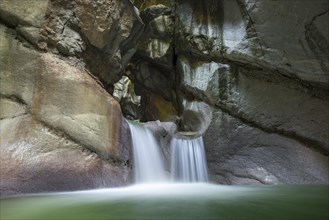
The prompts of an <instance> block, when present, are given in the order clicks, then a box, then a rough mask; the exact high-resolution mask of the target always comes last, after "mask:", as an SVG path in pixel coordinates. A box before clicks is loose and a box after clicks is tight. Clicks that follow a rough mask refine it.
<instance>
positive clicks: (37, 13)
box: [0, 0, 48, 28]
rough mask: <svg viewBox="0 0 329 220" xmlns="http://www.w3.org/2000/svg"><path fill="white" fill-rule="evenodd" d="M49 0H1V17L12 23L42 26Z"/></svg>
mask: <svg viewBox="0 0 329 220" xmlns="http://www.w3.org/2000/svg"><path fill="white" fill-rule="evenodd" d="M47 6H48V0H29V1H22V0H1V1H0V17H1V18H2V19H3V20H5V21H6V22H8V23H9V24H10V25H13V26H16V25H18V24H21V25H25V26H33V27H38V28H39V27H40V26H41V24H42V21H43V17H44V16H45V14H46V10H47Z"/></svg>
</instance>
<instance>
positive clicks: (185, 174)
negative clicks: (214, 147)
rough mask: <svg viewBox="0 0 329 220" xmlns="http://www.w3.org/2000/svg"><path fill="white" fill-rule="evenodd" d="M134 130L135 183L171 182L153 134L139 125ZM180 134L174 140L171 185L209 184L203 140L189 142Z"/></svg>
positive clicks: (131, 126) (131, 123)
mask: <svg viewBox="0 0 329 220" xmlns="http://www.w3.org/2000/svg"><path fill="white" fill-rule="evenodd" d="M128 123H129V127H130V130H131V137H132V145H133V154H134V177H135V183H159V182H169V178H168V177H169V173H168V171H166V170H165V166H164V158H163V155H162V153H161V150H160V146H159V144H158V142H157V140H155V138H154V136H153V134H152V133H151V131H149V130H148V129H147V128H145V127H144V126H143V124H140V123H137V122H128ZM188 136H189V134H188V133H186V134H185V133H183V132H181V133H180V134H179V135H177V136H175V137H173V138H172V140H171V144H170V149H171V170H170V172H171V174H170V175H171V180H172V182H208V172H207V161H206V156H205V151H204V144H203V140H202V137H201V136H200V137H197V138H190V137H188Z"/></svg>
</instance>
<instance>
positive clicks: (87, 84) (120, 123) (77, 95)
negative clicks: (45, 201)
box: [0, 25, 131, 196]
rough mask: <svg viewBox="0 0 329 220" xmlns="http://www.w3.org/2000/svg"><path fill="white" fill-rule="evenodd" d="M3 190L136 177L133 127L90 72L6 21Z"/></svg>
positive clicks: (1, 40) (0, 73)
mask: <svg viewBox="0 0 329 220" xmlns="http://www.w3.org/2000/svg"><path fill="white" fill-rule="evenodd" d="M0 55H1V56H0V66H1V67H3V68H1V70H0V79H1V86H0V94H1V114H0V115H1V154H0V157H1V168H0V174H1V182H0V191H1V196H5V195H10V194H17V193H32V192H41V191H43V192H45V191H63V190H78V189H88V188H95V187H109V186H118V185H122V184H125V183H127V182H129V181H130V179H129V178H128V175H129V146H131V143H130V139H129V138H128V139H127V137H129V133H128V132H129V128H128V125H126V122H125V121H124V120H123V118H122V115H121V111H120V106H119V104H118V102H117V101H115V100H114V99H113V98H112V97H111V96H110V95H109V94H108V93H107V92H106V91H105V90H104V88H102V87H101V86H100V85H99V84H98V83H97V82H96V81H95V80H94V78H93V77H91V76H90V74H89V73H88V71H86V70H85V69H82V68H78V67H75V66H72V65H70V64H69V63H68V62H65V61H64V60H62V59H60V57H58V56H56V55H54V54H51V53H39V52H37V51H36V50H34V49H31V48H27V47H25V46H24V45H23V44H22V43H21V42H19V41H18V40H17V39H15V34H14V33H13V32H12V31H11V30H10V29H8V28H6V27H4V26H2V25H0Z"/></svg>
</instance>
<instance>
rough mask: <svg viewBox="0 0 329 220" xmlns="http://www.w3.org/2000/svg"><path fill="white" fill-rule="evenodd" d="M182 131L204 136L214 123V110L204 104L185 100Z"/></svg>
mask: <svg viewBox="0 0 329 220" xmlns="http://www.w3.org/2000/svg"><path fill="white" fill-rule="evenodd" d="M182 108H183V109H182V115H181V118H180V119H181V129H182V130H183V131H192V132H196V133H197V135H198V136H199V135H201V134H203V133H204V132H205V131H206V130H207V128H208V127H209V125H210V123H211V121H212V108H211V107H210V106H209V105H207V104H206V103H204V102H199V101H188V100H183V104H182Z"/></svg>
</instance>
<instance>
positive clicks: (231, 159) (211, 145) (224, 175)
mask: <svg viewBox="0 0 329 220" xmlns="http://www.w3.org/2000/svg"><path fill="white" fill-rule="evenodd" d="M204 144H205V149H206V156H207V161H208V168H209V178H210V181H212V182H216V183H221V184H328V182H329V174H328V167H329V166H328V157H327V156H324V155H323V154H321V153H319V152H317V151H315V150H314V149H312V148H310V147H308V146H307V145H304V144H302V143H301V142H298V141H295V140H293V139H290V138H287V137H284V136H282V135H279V134H274V133H269V132H265V131H263V130H260V129H257V128H254V127H252V126H250V125H247V124H245V123H243V122H241V120H239V119H236V118H234V117H232V116H230V115H229V114H227V113H224V112H222V111H220V110H218V109H216V110H214V112H213V120H212V122H211V124H210V126H209V128H208V130H207V131H206V132H205V134H204Z"/></svg>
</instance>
